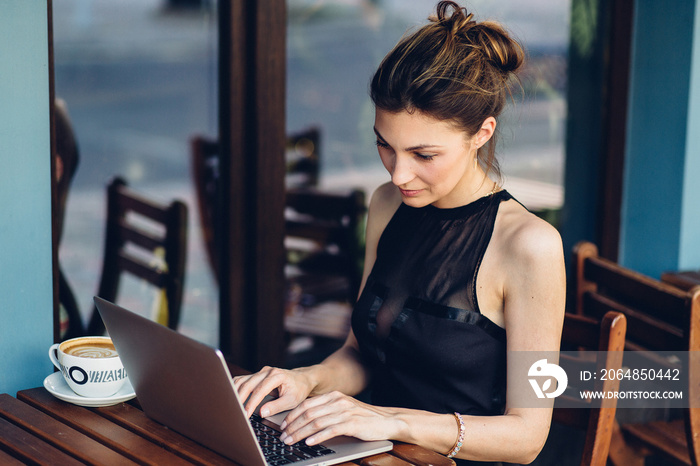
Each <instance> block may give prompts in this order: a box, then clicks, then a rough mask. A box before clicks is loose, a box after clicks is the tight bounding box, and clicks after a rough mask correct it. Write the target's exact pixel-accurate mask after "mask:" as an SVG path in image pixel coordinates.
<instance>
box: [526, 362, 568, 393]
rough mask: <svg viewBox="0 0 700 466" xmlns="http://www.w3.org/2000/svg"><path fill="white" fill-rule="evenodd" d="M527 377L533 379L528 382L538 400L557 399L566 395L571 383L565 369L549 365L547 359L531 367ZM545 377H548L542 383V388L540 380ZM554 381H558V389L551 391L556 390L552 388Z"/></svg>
mask: <svg viewBox="0 0 700 466" xmlns="http://www.w3.org/2000/svg"><path fill="white" fill-rule="evenodd" d="M527 375H528V376H529V377H531V378H530V379H528V381H529V382H530V385H532V389H533V390H534V391H535V395H537V398H545V397H546V398H556V397H558V396H559V395H561V394H562V393H564V390H566V385H567V384H568V383H569V378H568V377H567V376H566V372H564V369H562V368H561V367H559V366H558V365H556V364H550V363H548V362H547V360H546V359H540V360H539V361H536V362H535V363H534V364H533V365H532V366H530V370H529V371H528V372H527ZM532 377H534V378H532ZM544 377H546V379H544V380H543V381H542V385H541V386H540V382H538V378H544ZM552 379H554V380H556V381H557V386H556V389H554V390H553V391H550V389H553V388H554V387H552Z"/></svg>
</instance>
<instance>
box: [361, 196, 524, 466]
mask: <svg viewBox="0 0 700 466" xmlns="http://www.w3.org/2000/svg"><path fill="white" fill-rule="evenodd" d="M508 199H512V196H511V195H510V194H509V193H508V192H507V191H499V192H496V193H494V194H492V195H488V196H486V197H482V198H480V199H477V200H476V201H474V202H472V203H470V204H467V205H465V206H461V207H457V208H453V209H439V208H436V207H434V206H432V205H428V206H426V207H422V208H414V207H409V206H407V205H406V204H401V205H400V206H399V208H398V209H397V211H396V213H395V214H394V216H393V217H392V219H391V221H390V222H389V223H388V225H387V226H386V228H385V230H384V232H383V233H382V236H381V238H380V240H379V244H378V246H377V257H376V262H375V264H374V267H373V269H372V271H371V273H370V275H369V277H368V280H367V283H366V285H365V288H364V290H363V292H362V294H361V296H360V298H359V299H358V301H357V303H356V305H355V308H354V311H353V315H352V328H353V331H354V333H355V336H356V337H357V341H358V344H359V347H360V352H361V354H362V357H363V358H364V360H365V363H366V364H367V366H368V367H369V368H370V371H371V375H372V379H371V380H372V381H371V387H370V393H371V399H372V403H374V404H376V405H381V406H393V407H403V408H412V409H421V410H427V411H431V412H435V413H453V412H459V413H461V414H468V415H477V416H493V415H499V414H502V413H503V410H504V407H505V388H506V334H505V330H504V329H503V328H501V327H499V326H498V325H496V324H494V323H493V322H492V321H491V320H489V319H488V318H486V317H484V316H483V315H481V313H480V311H479V306H478V303H477V299H476V277H477V274H478V272H479V266H480V264H481V260H482V259H483V257H484V253H485V252H486V248H487V246H488V244H489V241H490V239H491V235H492V233H493V227H494V223H495V219H496V214H497V212H498V207H499V205H500V203H501V202H503V201H506V200H508ZM455 424H456V423H455ZM455 430H456V425H455ZM455 435H456V432H455ZM465 435H466V436H468V435H469V431H468V430H467V432H466V434H465ZM458 463H459V464H464V465H467V464H469V465H476V464H480V463H476V462H469V461H458ZM489 464H492V463H489Z"/></svg>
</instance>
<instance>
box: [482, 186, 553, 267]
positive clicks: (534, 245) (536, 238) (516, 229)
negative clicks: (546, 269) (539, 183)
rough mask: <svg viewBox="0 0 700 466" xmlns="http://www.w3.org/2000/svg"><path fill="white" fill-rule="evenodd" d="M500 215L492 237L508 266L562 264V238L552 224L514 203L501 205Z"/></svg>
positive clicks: (512, 201) (508, 202) (509, 202)
mask: <svg viewBox="0 0 700 466" xmlns="http://www.w3.org/2000/svg"><path fill="white" fill-rule="evenodd" d="M499 214H500V215H499V217H500V218H499V219H498V228H497V229H496V231H494V235H496V236H497V238H498V244H499V245H500V248H499V249H501V251H502V253H503V254H504V255H505V257H508V258H509V262H511V263H514V265H517V266H524V265H532V264H533V263H543V262H544V263H547V262H550V263H551V262H552V261H555V262H556V263H557V265H558V263H559V262H561V261H563V250H562V242H561V236H560V235H559V232H558V231H557V230H556V228H554V227H553V226H552V225H551V224H549V223H548V222H546V221H545V220H542V219H541V218H539V217H538V216H536V215H535V214H533V213H532V212H529V211H528V210H527V209H525V208H524V207H523V206H522V205H520V204H519V203H517V202H516V201H514V200H511V201H507V202H504V203H503V204H502V205H501V209H500V211H499Z"/></svg>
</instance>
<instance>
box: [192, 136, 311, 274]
mask: <svg viewBox="0 0 700 466" xmlns="http://www.w3.org/2000/svg"><path fill="white" fill-rule="evenodd" d="M320 139H321V131H320V129H319V128H317V127H310V128H307V129H304V130H301V131H299V132H296V133H292V134H289V135H288V136H287V140H286V145H285V152H286V153H285V158H286V171H287V173H286V178H285V183H286V185H287V187H288V188H290V189H294V188H312V187H314V186H316V184H317V183H318V177H319V169H320V155H319V147H320ZM219 152H220V146H219V141H218V139H216V138H213V137H209V136H204V135H201V134H195V135H193V136H192V137H191V138H190V157H191V160H190V163H191V169H192V179H193V182H194V190H195V193H196V198H197V207H198V211H199V225H200V228H201V232H202V237H203V241H204V247H205V250H206V252H207V258H208V261H209V264H210V266H211V268H212V271H213V272H214V277H215V279H217V280H218V277H219V263H218V260H219V254H218V253H217V251H218V247H217V241H220V239H219V238H218V233H217V232H218V231H220V230H221V228H220V227H218V226H217V219H218V218H219V216H218V215H217V211H218V204H219V192H218V189H219V179H220V176H221V175H220V171H219V170H220V168H219V166H220V165H219Z"/></svg>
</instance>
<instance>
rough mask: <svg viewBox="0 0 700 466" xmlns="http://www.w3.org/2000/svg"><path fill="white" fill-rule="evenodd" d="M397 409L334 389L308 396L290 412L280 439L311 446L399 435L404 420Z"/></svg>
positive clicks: (289, 442) (283, 425) (283, 424)
mask: <svg viewBox="0 0 700 466" xmlns="http://www.w3.org/2000/svg"><path fill="white" fill-rule="evenodd" d="M393 414H394V413H393V410H391V409H389V408H381V407H377V406H372V405H368V404H366V403H362V402H361V401H358V400H356V399H355V398H353V397H351V396H348V395H344V394H342V393H340V392H337V391H334V392H330V393H327V394H325V395H319V396H314V397H311V398H308V399H307V400H306V401H304V402H303V403H301V404H300V405H299V406H298V407H297V408H296V409H293V410H292V411H290V412H289V413H288V414H287V417H286V418H285V420H284V422H283V423H282V425H281V427H282V429H283V433H282V435H281V436H280V439H281V440H282V441H283V442H285V443H286V444H288V445H291V444H293V443H296V442H299V441H301V440H304V439H306V443H307V444H309V445H315V444H318V443H323V442H325V441H326V440H328V439H330V438H333V437H338V436H340V435H348V436H351V437H356V438H359V439H362V440H385V439H393V438H397V436H398V433H399V431H400V429H401V428H402V425H403V423H402V421H400V420H398V418H397V417H396V416H394V415H393Z"/></svg>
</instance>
